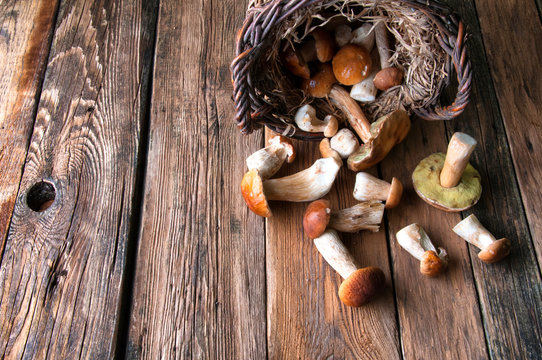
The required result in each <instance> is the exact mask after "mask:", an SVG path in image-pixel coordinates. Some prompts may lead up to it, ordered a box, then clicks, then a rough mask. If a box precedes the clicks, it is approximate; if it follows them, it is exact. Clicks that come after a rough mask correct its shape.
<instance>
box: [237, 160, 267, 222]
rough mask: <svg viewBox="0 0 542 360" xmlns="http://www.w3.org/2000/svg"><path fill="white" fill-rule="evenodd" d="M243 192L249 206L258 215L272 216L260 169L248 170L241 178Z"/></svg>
mask: <svg viewBox="0 0 542 360" xmlns="http://www.w3.org/2000/svg"><path fill="white" fill-rule="evenodd" d="M241 194H242V195H243V198H244V199H245V202H246V203H247V206H248V208H249V209H250V210H252V212H254V213H255V214H256V215H260V216H263V217H270V216H271V215H272V214H271V209H270V208H269V205H268V204H267V199H266V198H265V194H264V192H263V182H262V178H261V177H260V174H259V173H258V170H256V169H253V170H250V171H248V172H247V173H246V174H245V176H243V180H241Z"/></svg>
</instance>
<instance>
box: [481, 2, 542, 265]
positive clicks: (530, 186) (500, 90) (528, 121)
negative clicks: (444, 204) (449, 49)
mask: <svg viewBox="0 0 542 360" xmlns="http://www.w3.org/2000/svg"><path fill="white" fill-rule="evenodd" d="M474 3H475V5H476V9H477V14H478V16H479V21H480V28H481V33H482V36H483V39H484V43H483V44H484V48H485V51H486V53H487V64H488V65H489V68H490V70H491V75H492V79H493V83H494V85H495V91H496V93H497V99H498V102H499V105H500V111H501V113H500V115H501V116H502V119H503V121H504V126H505V129H506V135H507V137H508V144H509V146H510V152H511V154H512V159H513V161H514V166H515V170H516V174H517V181H518V183H519V187H520V189H521V196H522V200H523V205H524V207H525V213H526V214H527V219H528V220H529V227H530V231H531V234H532V238H533V241H534V243H535V248H536V252H537V255H538V262H539V263H542V220H540V216H539V214H540V211H541V209H542V207H541V204H542V192H541V191H540V189H541V188H542V179H541V177H540V174H542V156H541V155H540V154H541V153H542V118H541V116H540V115H541V114H542V81H541V76H540V64H542V51H540V49H539V48H540V44H541V43H542V21H541V19H540V18H539V17H538V15H539V14H538V11H537V8H536V4H535V3H534V2H533V1H518V0H513V1H503V0H499V1H486V0H482V1H478V0H477V1H475V2H474ZM504 44H505V45H504ZM503 141H504V138H503Z"/></svg>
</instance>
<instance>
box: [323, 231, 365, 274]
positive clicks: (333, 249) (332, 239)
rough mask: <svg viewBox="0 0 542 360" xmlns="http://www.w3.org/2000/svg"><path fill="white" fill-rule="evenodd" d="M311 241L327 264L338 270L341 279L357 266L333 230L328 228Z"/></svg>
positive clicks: (352, 271)
mask: <svg viewBox="0 0 542 360" xmlns="http://www.w3.org/2000/svg"><path fill="white" fill-rule="evenodd" d="M313 241H314V245H316V248H317V249H318V251H319V252H320V254H321V255H322V257H323V258H324V259H325V260H326V262H327V263H328V264H329V266H331V267H332V268H333V270H335V271H336V272H338V273H339V275H341V277H342V278H343V279H347V278H348V277H349V276H350V275H352V274H353V273H354V272H355V271H356V270H357V269H358V268H359V266H358V264H357V263H356V261H355V260H354V258H353V257H352V255H351V254H350V252H349V251H348V249H347V248H346V247H345V246H344V244H343V243H342V241H341V240H340V238H339V234H337V232H336V231H335V230H332V229H328V230H326V231H325V232H324V233H323V234H322V235H320V236H319V237H317V238H315V239H314V240H313Z"/></svg>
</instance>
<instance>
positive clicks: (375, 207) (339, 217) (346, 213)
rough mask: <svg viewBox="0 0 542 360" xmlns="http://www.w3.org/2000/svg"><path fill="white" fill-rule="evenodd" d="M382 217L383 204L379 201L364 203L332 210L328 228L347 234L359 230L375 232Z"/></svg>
mask: <svg viewBox="0 0 542 360" xmlns="http://www.w3.org/2000/svg"><path fill="white" fill-rule="evenodd" d="M383 216H384V204H382V203H381V202H379V201H366V202H362V203H359V204H356V205H354V206H352V207H349V208H346V209H341V210H333V211H332V212H331V214H330V217H329V223H328V227H329V228H332V229H335V230H337V231H340V232H348V233H354V232H358V231H361V230H371V231H373V232H377V231H378V230H379V229H380V223H382V217H383Z"/></svg>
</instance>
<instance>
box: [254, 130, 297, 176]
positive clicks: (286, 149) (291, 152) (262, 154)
mask: <svg viewBox="0 0 542 360" xmlns="http://www.w3.org/2000/svg"><path fill="white" fill-rule="evenodd" d="M295 155H296V153H295V149H294V146H293V144H292V141H291V140H290V139H288V138H286V137H284V136H280V135H277V136H273V137H272V138H271V139H269V145H268V146H266V147H264V148H263V149H260V150H258V151H256V152H254V153H253V154H252V155H250V156H249V157H248V158H247V160H246V162H247V167H248V169H249V170H253V169H256V170H258V172H259V174H260V176H261V178H262V179H264V180H265V179H269V178H270V177H271V176H273V175H275V173H276V172H277V171H279V169H280V168H281V166H282V164H283V163H284V161H287V162H288V163H289V164H291V163H292V162H293V161H294V159H295Z"/></svg>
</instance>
